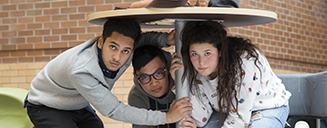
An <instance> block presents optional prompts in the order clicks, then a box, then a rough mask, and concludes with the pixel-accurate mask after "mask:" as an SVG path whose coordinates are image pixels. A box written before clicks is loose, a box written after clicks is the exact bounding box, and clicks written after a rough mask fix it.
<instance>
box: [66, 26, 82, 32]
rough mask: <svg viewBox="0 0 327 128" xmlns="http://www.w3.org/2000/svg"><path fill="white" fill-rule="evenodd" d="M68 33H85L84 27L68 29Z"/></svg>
mask: <svg viewBox="0 0 327 128" xmlns="http://www.w3.org/2000/svg"><path fill="white" fill-rule="evenodd" d="M69 33H85V28H84V27H82V28H81V27H79V28H70V29H69Z"/></svg>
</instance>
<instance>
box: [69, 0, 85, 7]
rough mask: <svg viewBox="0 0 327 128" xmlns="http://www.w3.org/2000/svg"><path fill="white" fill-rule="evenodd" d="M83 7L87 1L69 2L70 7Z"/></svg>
mask: <svg viewBox="0 0 327 128" xmlns="http://www.w3.org/2000/svg"><path fill="white" fill-rule="evenodd" d="M81 5H85V0H76V1H69V6H81Z"/></svg>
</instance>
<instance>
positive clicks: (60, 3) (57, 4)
mask: <svg viewBox="0 0 327 128" xmlns="http://www.w3.org/2000/svg"><path fill="white" fill-rule="evenodd" d="M67 6H68V2H67V1H58V2H52V7H53V8H56V7H67Z"/></svg>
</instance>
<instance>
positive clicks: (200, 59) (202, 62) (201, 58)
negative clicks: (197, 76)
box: [199, 56, 205, 65]
mask: <svg viewBox="0 0 327 128" xmlns="http://www.w3.org/2000/svg"><path fill="white" fill-rule="evenodd" d="M199 64H200V65H204V64H205V60H204V58H203V57H201V56H199Z"/></svg>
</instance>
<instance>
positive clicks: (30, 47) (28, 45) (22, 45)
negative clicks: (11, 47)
mask: <svg viewBox="0 0 327 128" xmlns="http://www.w3.org/2000/svg"><path fill="white" fill-rule="evenodd" d="M27 39H28V38H27ZM23 49H25V50H29V49H33V44H18V50H23Z"/></svg>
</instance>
